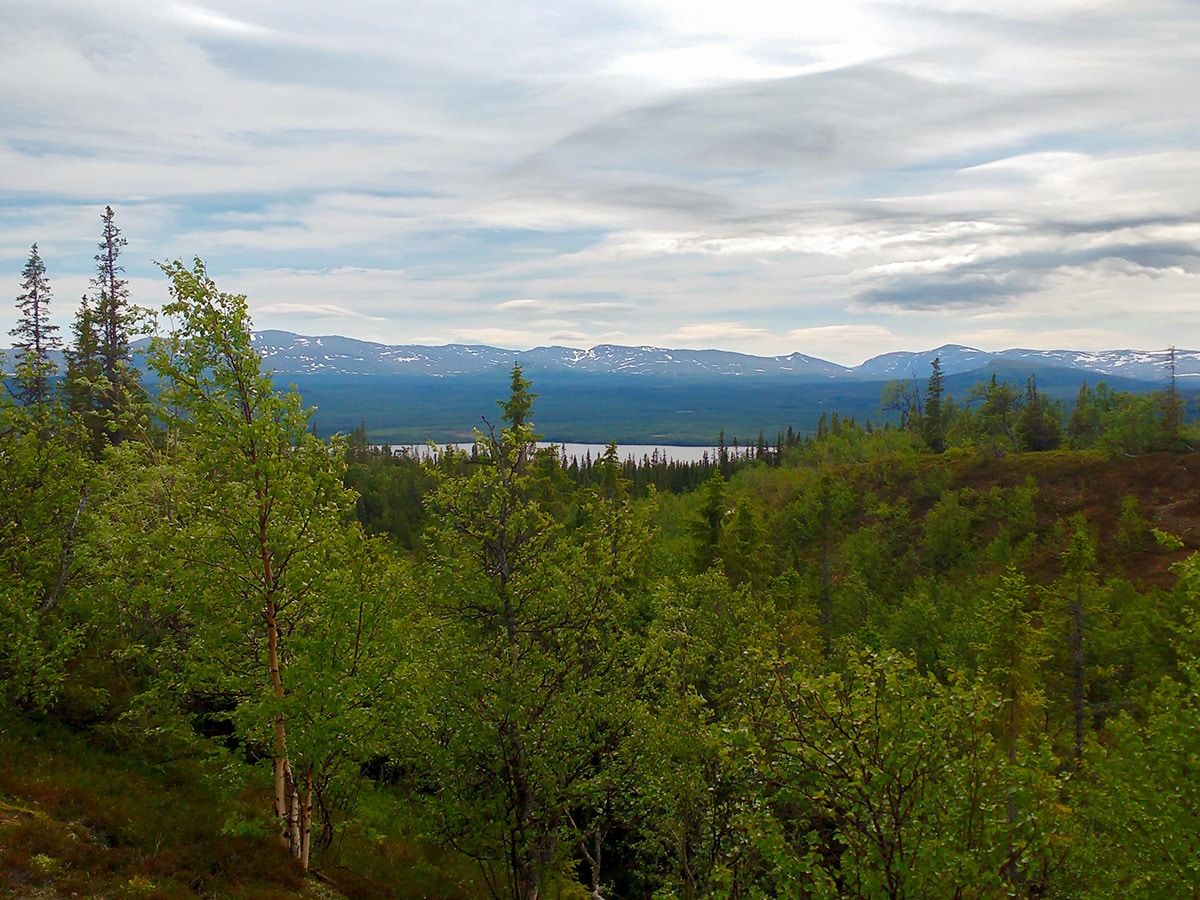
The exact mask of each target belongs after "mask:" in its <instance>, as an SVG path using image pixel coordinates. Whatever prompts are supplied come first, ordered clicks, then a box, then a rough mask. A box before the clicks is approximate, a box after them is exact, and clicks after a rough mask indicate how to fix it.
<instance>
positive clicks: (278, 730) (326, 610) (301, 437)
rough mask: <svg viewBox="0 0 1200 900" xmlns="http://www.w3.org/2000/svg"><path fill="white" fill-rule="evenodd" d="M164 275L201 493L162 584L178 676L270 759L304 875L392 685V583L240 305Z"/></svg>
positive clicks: (174, 403)
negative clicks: (224, 710) (177, 649)
mask: <svg viewBox="0 0 1200 900" xmlns="http://www.w3.org/2000/svg"><path fill="white" fill-rule="evenodd" d="M163 270H164V271H165V272H166V274H167V275H168V276H169V277H170V279H171V298H172V299H171V301H170V302H169V303H168V304H166V305H165V306H164V307H163V311H164V313H165V314H166V315H167V316H169V317H171V319H172V321H173V328H172V330H171V331H170V333H169V334H168V335H167V336H166V337H163V338H158V339H156V340H155V343H154V347H153V349H152V351H151V354H150V357H149V359H150V363H151V366H152V367H153V369H154V370H155V372H156V373H157V374H158V376H159V377H160V378H161V379H162V399H163V408H162V409H161V410H160V412H159V416H160V418H161V419H162V420H163V421H164V422H165V423H166V424H167V426H168V428H169V437H168V440H171V441H175V442H177V448H178V449H177V454H176V461H175V465H177V466H178V467H179V468H180V471H181V473H182V474H183V475H184V476H185V477H186V480H187V482H188V483H189V484H190V485H191V490H190V491H188V492H187V493H186V494H185V495H183V496H180V498H179V502H180V503H181V504H182V505H183V507H184V509H182V510H181V511H180V513H179V517H178V522H179V529H178V535H177V541H176V544H175V552H176V553H177V555H178V561H179V568H178V569H177V571H176V572H175V573H173V576H171V573H167V574H168V576H169V577H173V578H174V579H175V581H176V584H175V590H176V591H177V592H179V586H178V580H179V579H186V580H187V590H186V606H185V613H186V615H187V616H188V619H189V622H190V625H189V628H188V643H187V645H186V647H185V648H184V651H183V652H184V654H185V658H184V659H183V660H181V661H180V670H181V672H182V673H183V677H184V679H185V681H186V683H187V684H188V686H189V687H190V688H191V689H192V690H196V691H204V690H210V691H213V692H217V693H221V694H223V695H226V696H233V697H234V698H235V699H236V704H237V705H236V709H235V710H234V712H233V713H232V716H231V717H232V721H233V724H234V726H235V729H236V733H237V734H238V735H239V736H240V737H241V738H242V739H243V740H245V741H247V742H250V743H252V744H255V745H261V746H264V747H268V748H269V755H270V758H271V765H272V773H273V786H274V790H273V806H272V814H273V817H274V819H275V821H276V822H277V824H278V827H279V832H280V839H281V841H282V843H283V844H284V845H285V846H286V847H287V848H288V849H289V851H290V852H291V854H292V855H293V856H294V857H295V858H296V859H297V860H298V861H299V863H300V865H301V866H302V867H303V868H304V869H306V870H307V869H308V867H309V865H310V852H311V841H312V834H313V817H314V804H315V803H316V802H317V801H318V800H319V795H320V791H321V788H322V786H323V784H326V783H327V782H328V779H329V778H330V777H332V769H333V767H335V766H336V764H337V763H338V762H340V761H346V760H347V759H350V760H353V759H355V758H356V757H357V758H362V757H363V756H365V755H366V754H368V753H369V752H371V749H370V747H368V746H367V743H369V741H368V738H369V733H370V728H371V716H370V710H371V708H372V707H373V706H376V705H378V704H379V703H381V702H382V697H383V695H382V694H381V691H383V690H384V689H385V687H386V683H387V679H386V677H385V676H386V673H385V671H384V669H383V662H384V661H383V660H382V658H381V656H380V654H378V653H375V652H373V647H374V645H375V644H376V643H377V642H378V641H379V640H380V639H381V638H380V636H381V633H382V632H383V631H384V630H385V629H386V628H388V627H389V625H388V622H389V621H390V620H389V617H388V615H387V610H386V606H385V604H384V603H383V601H382V600H381V599H380V597H381V595H382V592H381V590H380V587H379V584H378V582H379V580H380V578H381V577H382V576H381V573H378V572H375V571H372V565H373V563H372V560H373V559H374V558H375V554H374V553H373V552H372V551H371V550H370V548H368V547H366V546H364V538H363V537H362V535H361V532H360V531H359V529H358V527H357V525H356V524H353V523H352V521H351V518H350V510H351V509H352V504H353V495H352V494H351V493H350V492H348V491H347V490H346V489H345V488H344V487H343V486H342V482H341V474H342V467H343V465H344V463H343V461H342V460H343V453H342V451H341V449H340V448H339V447H337V446H333V447H331V446H328V445H326V444H324V443H322V442H321V441H320V440H318V439H317V438H316V437H315V436H313V435H312V433H311V431H310V430H309V427H308V414H307V412H306V411H305V410H304V409H303V408H302V407H301V405H300V398H299V397H298V396H297V395H296V394H295V393H288V394H281V393H279V392H277V391H276V390H275V388H274V385H273V384H272V382H271V379H270V376H269V374H267V373H265V372H264V371H263V370H262V366H261V358H260V357H259V355H258V353H257V351H256V350H255V348H254V345H253V339H252V336H251V333H250V322H249V317H248V314H247V309H246V298H245V297H243V296H239V295H230V294H226V293H223V292H220V291H218V290H217V288H216V286H215V284H214V283H213V281H212V280H211V279H210V278H209V277H208V275H207V273H206V271H205V268H204V265H203V263H201V262H200V261H199V260H196V261H195V263H194V264H193V266H191V267H190V268H189V267H187V266H185V265H183V263H181V262H178V261H176V262H173V263H171V264H169V265H165V266H163Z"/></svg>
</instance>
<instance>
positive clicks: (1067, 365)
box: [254, 331, 1200, 382]
mask: <svg viewBox="0 0 1200 900" xmlns="http://www.w3.org/2000/svg"><path fill="white" fill-rule="evenodd" d="M254 341H255V345H256V346H257V347H258V348H259V350H260V351H261V352H262V354H263V358H264V360H266V363H267V366H268V367H269V368H271V369H272V370H274V371H275V372H276V373H277V374H279V375H289V374H296V375H316V374H330V375H433V376H441V377H447V376H455V375H478V374H483V373H485V372H488V371H489V370H492V369H496V368H504V369H507V368H510V367H511V366H512V365H513V363H520V364H521V366H522V367H523V368H524V369H525V371H526V373H527V374H536V373H538V372H580V373H584V372H586V373H590V374H608V375H617V374H620V375H653V376H668V377H671V376H684V377H700V378H708V377H720V376H742V377H748V378H756V377H758V378H762V377H770V378H788V379H793V380H797V381H800V380H804V381H812V380H835V379H853V380H856V381H890V380H892V379H896V378H914V379H924V378H928V377H929V371H930V364H931V363H932V361H933V360H934V358H935V357H936V358H938V359H939V360H940V364H941V367H942V371H943V372H944V373H945V374H946V375H957V374H962V373H965V372H973V371H977V370H980V369H983V368H985V367H986V366H987V365H988V364H989V363H992V362H995V361H1001V360H1007V361H1012V362H1017V363H1023V364H1028V365H1033V366H1052V367H1056V368H1064V369H1073V370H1078V371H1082V372H1088V373H1092V374H1094V375H1097V376H1120V377H1123V378H1132V379H1134V380H1137V381H1147V382H1160V381H1162V380H1163V378H1164V377H1165V376H1166V372H1167V355H1168V351H1166V350H1105V351H1102V352H1098V353H1089V352H1084V351H1080V350H1023V349H1012V350H1001V351H999V352H997V353H989V352H987V351H984V350H977V349H975V348H974V347H964V346H962V345H960V344H946V345H944V346H942V347H937V348H935V349H933V350H922V351H917V352H897V353H885V354H883V355H881V356H876V357H873V358H871V359H868V360H867V361H866V362H864V363H863V364H862V365H859V366H854V367H847V366H841V365H838V364H837V363H832V362H829V361H827V360H824V359H820V358H818V357H815V356H807V355H805V354H803V353H791V354H788V355H787V356H751V355H749V354H745V353H734V352H731V351H728V350H671V349H665V348H662V347H623V346H619V345H616V344H599V345H597V346H595V347H592V348H591V349H588V350H579V349H575V348H572V347H535V348H534V349H532V350H503V349H500V348H497V347H488V346H483V345H471V344H447V345H445V346H440V347H431V346H422V345H412V344H405V345H387V344H378V343H374V342H371V341H360V340H355V339H353V338H344V337H336V336H322V337H306V336H304V335H298V334H292V333H291V332H287V331H261V332H257V333H256V334H255V335H254ZM1175 370H1176V375H1177V376H1178V377H1181V378H1182V377H1188V378H1193V377H1200V351H1195V350H1176V351H1175Z"/></svg>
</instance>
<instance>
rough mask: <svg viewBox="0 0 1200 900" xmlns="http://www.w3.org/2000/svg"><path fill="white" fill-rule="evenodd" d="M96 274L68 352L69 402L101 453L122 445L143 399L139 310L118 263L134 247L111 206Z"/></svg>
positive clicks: (104, 217)
mask: <svg viewBox="0 0 1200 900" xmlns="http://www.w3.org/2000/svg"><path fill="white" fill-rule="evenodd" d="M100 219H101V222H102V223H103V229H102V232H101V237H100V243H99V245H98V247H99V249H98V252H97V253H96V255H95V260H96V274H95V275H94V276H93V277H92V280H91V282H90V287H91V293H90V296H88V295H85V296H84V298H83V300H82V302H81V303H80V306H79V309H78V311H77V312H76V314H75V322H74V323H73V324H72V331H73V332H74V336H75V345H74V347H72V348H70V349H68V351H67V385H66V387H67V396H68V399H69V402H70V405H71V409H73V410H74V411H76V412H77V413H79V414H80V415H81V416H82V417H83V421H84V423H85V424H86V425H87V427H88V430H89V431H90V432H91V434H92V444H93V448H94V449H95V450H96V451H97V452H98V451H99V449H100V448H101V447H102V446H103V445H104V443H105V442H106V441H112V442H114V443H116V442H118V441H119V440H120V438H121V433H122V432H121V428H120V426H119V425H118V424H117V418H118V415H119V414H120V412H121V411H122V410H124V409H127V408H128V406H129V403H128V401H129V399H130V398H131V396H135V395H137V394H139V393H140V386H139V384H138V372H137V370H136V369H135V368H134V367H133V363H132V354H131V348H130V338H131V334H132V332H133V330H134V327H135V325H136V322H137V310H136V309H135V308H134V307H133V305H132V304H131V303H130V300H129V282H128V281H127V280H126V279H125V278H124V277H123V275H124V271H125V270H124V267H122V266H121V265H120V264H119V262H118V259H119V258H120V255H121V251H122V250H123V249H124V247H125V245H126V244H127V243H128V242H127V241H126V240H125V238H124V237H122V236H121V229H120V228H118V227H117V224H116V214H115V213H114V212H113V208H112V207H111V206H106V207H105V208H104V212H103V213H102V214H101V216H100Z"/></svg>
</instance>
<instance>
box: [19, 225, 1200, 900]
mask: <svg viewBox="0 0 1200 900" xmlns="http://www.w3.org/2000/svg"><path fill="white" fill-rule="evenodd" d="M104 224H105V232H104V238H103V240H102V241H101V245H100V253H99V254H98V255H97V276H96V279H95V281H94V283H93V288H94V290H93V295H92V296H91V297H90V298H85V300H84V302H83V304H82V305H81V307H80V310H79V312H78V314H77V316H76V318H75V321H74V325H73V327H72V341H71V343H70V345H69V346H68V347H67V348H66V359H67V365H66V369H65V371H63V372H58V371H57V370H56V368H55V365H54V363H53V361H52V358H53V357H52V351H53V350H55V349H57V347H58V346H59V345H58V338H57V335H56V334H55V331H54V329H53V327H52V326H51V325H49V324H48V322H49V319H48V303H49V297H50V294H49V284H48V280H47V278H46V273H45V267H44V265H43V264H42V262H41V259H40V257H39V256H38V253H37V248H36V245H35V247H34V248H33V251H32V253H31V255H30V262H29V265H28V266H27V267H26V269H25V273H24V276H23V278H24V281H23V283H22V293H21V295H20V296H19V297H18V307H19V312H20V320H19V324H18V327H17V329H15V330H14V333H13V334H14V338H15V348H14V354H13V359H12V360H10V366H9V369H8V371H11V372H12V373H13V375H12V377H11V379H10V382H9V385H10V389H9V391H8V392H7V395H6V396H5V397H4V398H3V399H0V482H2V483H0V568H2V570H3V580H2V582H0V615H2V618H3V625H4V631H3V642H2V643H0V695H2V698H3V703H2V704H0V754H2V756H3V759H4V762H3V763H0V892H4V891H6V892H9V893H12V894H15V895H18V896H39V897H59V896H61V897H68V896H80V897H89V896H90V897H162V898H175V897H194V896H206V897H243V898H269V897H285V896H297V895H304V896H311V897H382V898H389V897H390V898H407V897H413V898H415V897H429V898H473V897H494V898H512V900H535V898H545V900H549V898H564V900H567V898H578V900H585V898H591V900H602V898H607V900H618V898H660V900H665V898H680V900H696V898H774V897H789V898H877V897H879V898H883V897H886V898H943V897H945V898H993V897H997V898H998V897H1029V898H1033V897H1039V898H1041V897H1054V898H1107V897H1122V898H1128V897H1144V898H1163V897H1193V896H1196V895H1197V894H1198V893H1200V827H1198V826H1200V821H1198V811H1200V767H1198V765H1200V764H1198V760H1200V705H1198V703H1197V687H1198V686H1200V685H1198V680H1200V661H1198V660H1200V656H1198V653H1200V632H1198V631H1197V625H1198V624H1200V619H1198V610H1200V556H1197V555H1195V551H1196V548H1197V547H1198V546H1200V530H1198V529H1200V486H1198V483H1197V479H1195V478H1192V477H1191V473H1192V472H1193V471H1196V470H1197V469H1198V468H1200V457H1197V456H1196V455H1195V454H1194V453H1193V452H1192V446H1193V445H1194V444H1195V442H1196V440H1197V433H1196V430H1195V428H1194V426H1193V425H1192V424H1191V423H1190V421H1189V419H1188V416H1187V410H1186V404H1185V403H1183V401H1182V400H1181V397H1180V395H1179V394H1178V393H1177V392H1176V390H1175V385H1174V383H1173V382H1168V385H1167V387H1166V389H1164V390H1163V391H1160V392H1157V393H1153V394H1138V395H1132V394H1127V393H1124V392H1120V391H1111V390H1109V389H1108V388H1107V387H1106V386H1104V385H1103V384H1098V385H1095V386H1094V387H1093V386H1085V387H1084V388H1083V389H1082V390H1081V391H1080V393H1079V396H1078V398H1077V400H1076V402H1075V403H1074V404H1070V405H1064V404H1061V403H1059V402H1058V401H1055V400H1049V399H1047V398H1046V397H1045V396H1043V395H1042V394H1041V393H1040V392H1039V390H1038V387H1037V384H1036V381H1035V380H1034V379H1033V378H1032V377H1030V378H1029V379H1028V380H1027V382H1026V383H1025V384H1024V385H1012V384H1009V383H1006V382H1003V381H997V380H996V379H994V378H993V379H992V380H991V381H990V382H988V383H980V384H978V385H976V386H974V387H973V388H972V389H971V390H970V392H969V393H968V395H967V396H964V397H960V398H954V397H951V396H949V394H948V393H947V392H946V389H945V385H944V381H943V378H942V375H941V372H940V369H939V367H938V365H937V363H936V362H935V364H934V365H933V367H932V371H931V373H930V376H929V379H928V381H927V382H925V383H923V384H913V383H908V382H896V383H893V384H891V385H889V386H888V388H887V390H886V391H885V394H884V396H883V397H882V398H881V401H880V407H881V414H880V421H881V422H886V424H882V425H879V424H877V425H868V424H867V423H861V424H860V423H858V422H856V421H855V420H854V419H852V418H849V417H845V418H843V417H838V416H836V415H832V414H831V415H830V416H828V417H822V418H821V420H820V421H819V422H818V423H816V428H815V430H814V431H812V432H811V433H809V431H808V429H809V428H810V427H811V423H797V424H798V425H801V426H806V427H804V428H803V434H804V436H800V433H797V432H795V431H789V432H788V433H786V434H781V435H778V436H769V437H767V438H759V439H758V440H757V442H753V444H754V452H753V453H751V454H749V455H748V456H738V457H734V456H733V455H731V454H725V453H723V452H721V453H718V454H716V455H715V456H714V458H713V459H711V460H710V461H708V462H705V463H702V464H692V465H685V464H679V463H671V462H669V461H667V460H663V459H657V458H655V459H646V460H643V461H641V462H635V461H624V460H622V459H621V458H620V456H619V453H618V451H617V449H616V446H615V445H611V446H610V448H609V450H608V452H607V453H605V454H603V455H601V456H600V457H599V458H598V459H594V460H593V459H589V460H586V461H584V462H583V463H580V462H579V461H571V462H564V460H562V459H561V458H560V457H559V456H558V455H557V454H556V453H555V452H554V451H553V450H551V451H544V450H538V449H536V447H535V440H536V438H537V436H538V435H537V426H536V421H537V393H536V387H537V386H536V384H532V383H531V382H530V381H529V379H527V378H526V377H525V375H524V373H523V372H522V371H521V369H520V368H519V367H518V368H514V369H513V371H512V373H511V382H510V385H509V391H508V395H507V396H506V397H501V398H497V405H496V407H495V415H494V416H492V417H490V420H489V421H486V422H485V423H484V426H485V427H484V428H483V429H482V430H480V431H479V432H477V440H476V446H475V449H474V451H473V452H470V453H465V452H464V453H456V452H450V451H447V452H444V453H441V454H438V455H437V456H435V457H434V458H433V459H430V460H424V461H423V460H418V459H415V458H411V457H409V456H407V455H404V454H394V453H392V452H391V451H390V450H389V449H388V448H379V447H375V446H372V445H370V444H369V443H368V442H367V439H366V429H365V428H360V429H356V430H355V431H352V432H351V433H349V434H347V435H345V436H344V437H342V436H335V437H332V438H328V439H323V438H320V437H318V436H317V435H315V434H314V432H313V429H312V427H311V421H310V416H309V413H308V412H307V411H306V409H305V406H304V404H303V401H302V398H301V397H299V396H298V395H296V394H295V393H289V392H284V391H280V390H278V389H277V388H276V387H275V385H274V384H273V383H272V381H271V378H270V375H269V373H267V372H265V371H264V370H263V368H262V362H261V359H260V357H259V356H258V354H257V353H256V351H255V349H254V345H253V342H252V339H251V323H250V321H249V317H248V313H247V303H246V298H245V297H242V296H237V295H230V294H227V293H224V292H222V291H220V290H219V289H218V287H217V286H216V285H215V284H214V283H213V281H212V280H211V279H210V278H209V276H208V275H207V273H206V271H205V267H204V265H203V264H202V263H201V262H200V261H199V260H196V261H194V262H193V263H191V264H185V263H183V262H181V261H174V262H171V263H167V264H163V265H162V266H161V268H162V270H163V273H164V276H165V278H166V279H167V280H168V283H169V287H170V292H171V299H170V302H169V303H167V304H166V305H165V306H164V308H163V309H162V311H161V313H159V314H158V315H157V317H152V316H151V315H150V314H149V313H147V312H145V311H143V310H138V309H137V308H136V307H135V306H134V305H133V304H132V302H131V301H130V297H129V291H128V286H127V284H126V282H125V281H124V279H123V277H122V275H121V270H120V267H119V265H118V264H117V257H118V254H119V251H120V248H121V246H122V239H121V237H120V232H119V230H118V229H117V228H116V226H115V224H114V222H113V217H112V213H111V209H110V210H107V211H106V216H105V218H104ZM135 333H146V334H150V335H152V336H153V341H152V344H151V349H150V351H149V352H148V353H147V355H146V357H145V359H146V365H147V366H148V368H149V371H148V372H146V373H139V372H137V371H135V370H134V369H133V364H132V359H131V355H130V353H129V342H130V337H131V335H133V334H135ZM143 376H149V377H143ZM146 384H152V385H153V388H147V387H145V386H144V385H146ZM722 443H723V442H722Z"/></svg>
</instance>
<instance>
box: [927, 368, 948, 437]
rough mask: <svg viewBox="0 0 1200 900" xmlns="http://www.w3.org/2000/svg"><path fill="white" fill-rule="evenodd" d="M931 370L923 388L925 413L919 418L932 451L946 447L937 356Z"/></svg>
mask: <svg viewBox="0 0 1200 900" xmlns="http://www.w3.org/2000/svg"><path fill="white" fill-rule="evenodd" d="M932 365H933V371H932V372H931V373H930V374H929V384H928V386H927V387H926V388H925V415H924V417H923V418H922V419H921V436H922V437H923V438H924V440H925V444H926V446H928V447H929V449H930V450H932V451H933V452H934V453H941V452H942V451H943V450H945V449H946V415H945V412H946V411H945V410H944V409H943V408H942V395H943V394H944V393H945V392H946V386H945V382H944V378H943V376H942V361H941V359H940V358H939V357H936V356H935V357H934V359H933V363H932Z"/></svg>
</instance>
